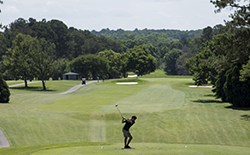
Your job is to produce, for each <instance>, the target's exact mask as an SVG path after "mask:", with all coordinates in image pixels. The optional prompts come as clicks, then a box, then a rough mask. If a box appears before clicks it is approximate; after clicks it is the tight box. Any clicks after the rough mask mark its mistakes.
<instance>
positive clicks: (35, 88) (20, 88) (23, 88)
mask: <svg viewBox="0 0 250 155" xmlns="http://www.w3.org/2000/svg"><path fill="white" fill-rule="evenodd" d="M9 89H13V90H14V89H15V90H27V91H44V92H46V91H48V92H52V91H55V90H49V89H47V90H43V87H27V88H25V87H10V88H9Z"/></svg>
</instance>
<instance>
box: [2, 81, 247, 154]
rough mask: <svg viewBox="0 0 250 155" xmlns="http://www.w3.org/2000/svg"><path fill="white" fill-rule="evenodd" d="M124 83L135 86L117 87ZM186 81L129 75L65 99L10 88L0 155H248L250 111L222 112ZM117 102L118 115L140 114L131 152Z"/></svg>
mask: <svg viewBox="0 0 250 155" xmlns="http://www.w3.org/2000/svg"><path fill="white" fill-rule="evenodd" d="M126 80H129V81H135V80H136V81H138V82H139V84H138V85H116V84H115V83H116V82H118V81H126ZM60 82H61V83H60ZM70 83H71V82H69V83H68V84H67V82H66V83H65V82H64V81H59V82H58V83H57V82H56V81H51V86H50V88H51V89H52V90H56V92H60V91H63V89H66V88H63V87H64V86H63V85H68V87H72V86H73V85H74V84H73V83H71V84H70ZM192 83H193V81H192V79H191V78H190V77H181V78H165V77H164V78H138V79H137V78H131V79H129V78H128V79H119V80H105V82H99V83H93V84H90V85H87V86H84V87H81V88H80V89H79V90H78V91H76V92H74V93H71V94H67V95H59V94H56V93H53V92H46V93H42V92H39V91H24V90H18V91H15V92H14V93H13V94H12V95H11V101H10V103H9V104H0V114H1V115H0V122H1V124H0V128H1V129H2V130H3V131H4V133H5V135H6V136H7V138H8V140H9V141H10V144H11V146H12V147H10V148H3V149H0V155H1V154H7V153H9V154H11V152H13V151H14V152H15V151H16V152H20V150H22V151H21V152H25V151H26V152H27V154H31V153H30V152H29V150H33V152H32V153H33V155H39V154H81V153H82V152H88V153H87V154H128V151H131V152H130V153H132V154H166V153H167V154H237V153H238V154H247V153H249V149H250V131H249V128H250V120H248V116H250V111H248V110H247V109H246V110H233V109H230V108H226V107H228V106H230V104H228V103H222V102H220V100H218V99H215V98H214V97H213V94H212V93H211V89H208V88H189V87H188V85H190V84H192ZM59 85H60V86H59ZM70 85H71V86H70ZM56 87H61V88H56ZM66 90H68V88H67V89H66ZM115 104H118V107H119V109H120V110H121V112H122V113H123V114H124V116H126V117H131V116H132V115H136V116H137V117H138V119H137V120H136V123H135V125H134V126H133V127H132V128H131V132H132V134H133V136H134V139H133V141H132V143H131V146H132V147H135V148H136V149H132V150H121V149H120V148H121V147H122V146H123V144H122V142H123V137H122V133H121V128H122V126H123V124H122V123H121V117H120V115H119V113H118V111H117V109H116V108H115V106H114V105H115ZM83 142H87V143H83ZM92 142H99V143H98V144H96V145H95V144H93V143H92ZM103 142H104V143H103ZM107 142H108V143H107ZM88 143H89V144H88ZM90 144H91V146H89V145H90ZM92 144H93V145H92ZM65 145H67V146H65ZM102 145H105V146H104V149H100V146H102ZM146 145H148V147H146ZM185 145H187V146H188V147H187V148H185V147H184V146H185ZM18 150H19V151H18ZM3 151H4V153H2V152H3Z"/></svg>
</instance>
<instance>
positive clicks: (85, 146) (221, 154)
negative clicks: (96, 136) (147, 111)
mask: <svg viewBox="0 0 250 155" xmlns="http://www.w3.org/2000/svg"><path fill="white" fill-rule="evenodd" d="M121 145H122V143H90V142H87V143H86V142H82V143H64V144H51V145H31V146H18V147H11V148H3V149H1V152H0V154H4V155H13V154H15V155H28V154H29V155H66V154H70V155H72V154H77V155H78V154H79V155H83V154H87V155H95V154H102V155H110V154H121V155H127V154H145V155H161V154H162V155H165V154H171V155H183V154H185V155H194V154H206V155H215V154H216V155H225V154H227V155H247V154H249V151H250V148H249V147H240V146H235V147H231V146H221V145H197V144H166V143H135V144H134V148H135V149H130V150H126V149H125V150H124V149H122V148H121Z"/></svg>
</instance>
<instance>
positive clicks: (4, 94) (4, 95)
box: [0, 74, 10, 103]
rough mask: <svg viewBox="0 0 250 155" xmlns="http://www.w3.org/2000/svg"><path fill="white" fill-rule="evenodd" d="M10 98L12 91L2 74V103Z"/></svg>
mask: <svg viewBox="0 0 250 155" xmlns="http://www.w3.org/2000/svg"><path fill="white" fill-rule="evenodd" d="M9 100H10V91H9V87H8V85H7V83H6V82H5V81H4V79H3V76H2V74H0V103H8V102H9Z"/></svg>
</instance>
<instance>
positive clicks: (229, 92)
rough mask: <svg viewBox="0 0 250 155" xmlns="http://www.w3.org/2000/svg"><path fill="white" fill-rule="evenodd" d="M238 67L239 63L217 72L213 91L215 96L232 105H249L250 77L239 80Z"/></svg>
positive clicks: (239, 66) (239, 67)
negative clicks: (219, 72)
mask: <svg viewBox="0 0 250 155" xmlns="http://www.w3.org/2000/svg"><path fill="white" fill-rule="evenodd" d="M240 69H241V65H234V66H233V67H232V68H230V69H228V70H226V71H224V72H222V73H221V74H219V77H218V79H217V81H216V84H215V85H216V88H215V89H214V90H213V92H215V96H216V97H217V98H221V99H222V101H224V102H225V101H226V102H229V103H231V104H232V105H233V106H234V107H250V95H249V94H250V89H249V88H250V79H249V78H248V79H246V80H245V81H240V78H239V76H240Z"/></svg>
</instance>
